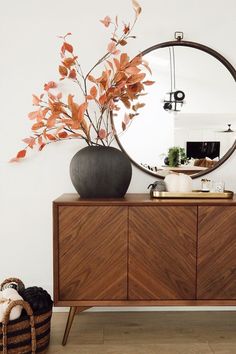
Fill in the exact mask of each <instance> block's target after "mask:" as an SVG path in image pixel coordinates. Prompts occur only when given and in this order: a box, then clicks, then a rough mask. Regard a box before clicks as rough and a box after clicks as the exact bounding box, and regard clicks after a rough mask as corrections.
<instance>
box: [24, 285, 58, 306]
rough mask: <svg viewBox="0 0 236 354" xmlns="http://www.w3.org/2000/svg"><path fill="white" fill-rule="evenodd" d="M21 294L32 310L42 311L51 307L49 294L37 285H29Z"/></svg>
mask: <svg viewBox="0 0 236 354" xmlns="http://www.w3.org/2000/svg"><path fill="white" fill-rule="evenodd" d="M21 296H22V297H23V299H24V300H25V301H26V302H28V303H29V304H30V306H31V308H32V310H33V312H37V311H44V310H45V309H49V308H51V307H52V299H51V296H50V295H49V294H48V293H47V291H46V290H44V289H42V288H40V287H37V286H31V287H29V288H26V289H25V290H24V291H23V292H22V293H21Z"/></svg>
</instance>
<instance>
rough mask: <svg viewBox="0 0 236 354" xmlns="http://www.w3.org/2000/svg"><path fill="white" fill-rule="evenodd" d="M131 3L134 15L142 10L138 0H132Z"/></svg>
mask: <svg viewBox="0 0 236 354" xmlns="http://www.w3.org/2000/svg"><path fill="white" fill-rule="evenodd" d="M132 3H133V9H134V11H135V12H136V15H137V16H138V15H140V13H141V11H142V8H141V6H140V5H139V3H138V1H137V0H132Z"/></svg>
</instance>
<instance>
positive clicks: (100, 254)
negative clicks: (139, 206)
mask: <svg viewBox="0 0 236 354" xmlns="http://www.w3.org/2000/svg"><path fill="white" fill-rule="evenodd" d="M127 213H128V209H127V207H116V206H112V207H109V206H99V207H96V206H91V207H90V206H87V207H86V206H61V207H59V251H58V252H59V256H58V260H59V267H58V268H59V269H58V273H59V299H60V300H112V299H126V298H127V231H128V230H127Z"/></svg>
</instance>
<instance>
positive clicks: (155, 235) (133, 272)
mask: <svg viewBox="0 0 236 354" xmlns="http://www.w3.org/2000/svg"><path fill="white" fill-rule="evenodd" d="M196 236H197V207H182V206H179V207H178V208H176V207H173V206H163V207H162V206H160V207H158V208H156V207H152V208H151V207H132V208H130V211H129V267H128V269H129V273H128V277H129V299H130V300H134V299H143V300H144V299H146V300H147V299H150V300H152V299H165V300H167V299H195V296H196Z"/></svg>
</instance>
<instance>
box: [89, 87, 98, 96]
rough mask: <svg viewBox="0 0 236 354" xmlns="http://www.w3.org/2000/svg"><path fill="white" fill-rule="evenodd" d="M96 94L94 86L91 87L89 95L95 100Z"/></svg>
mask: <svg viewBox="0 0 236 354" xmlns="http://www.w3.org/2000/svg"><path fill="white" fill-rule="evenodd" d="M97 93H98V91H97V88H96V86H93V87H92V88H91V90H90V95H91V96H92V97H93V98H96V97H97Z"/></svg>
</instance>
